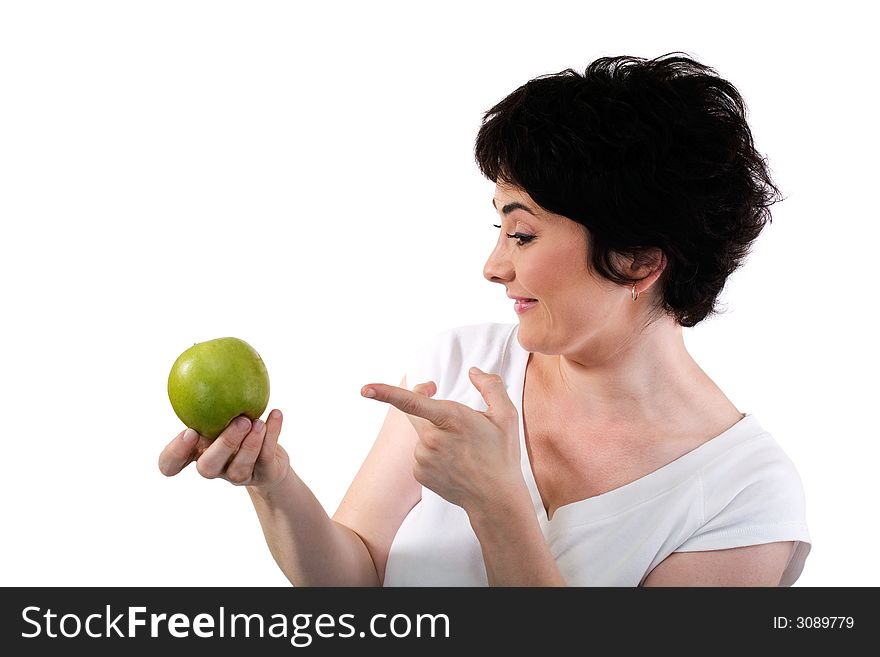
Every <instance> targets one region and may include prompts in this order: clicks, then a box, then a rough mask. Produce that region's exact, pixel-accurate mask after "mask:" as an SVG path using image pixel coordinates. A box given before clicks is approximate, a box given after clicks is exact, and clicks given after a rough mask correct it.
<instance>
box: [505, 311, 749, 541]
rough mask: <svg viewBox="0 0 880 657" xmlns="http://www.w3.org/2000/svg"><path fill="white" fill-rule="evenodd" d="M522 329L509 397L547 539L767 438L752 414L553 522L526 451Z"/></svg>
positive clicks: (512, 339)
mask: <svg viewBox="0 0 880 657" xmlns="http://www.w3.org/2000/svg"><path fill="white" fill-rule="evenodd" d="M518 328H519V325H518V324H517V325H514V326H513V328H512V329H511V332H510V335H509V336H508V340H507V345H506V347H505V349H506V351H507V353H506V354H505V359H504V360H506V361H507V362H508V365H509V368H510V372H511V378H512V381H513V383H512V385H511V388H510V391H509V393H510V399H511V401H512V402H513V403H514V406H516V410H517V414H518V416H519V445H520V454H521V457H520V460H521V465H522V470H523V476H524V477H525V480H526V485H527V486H528V488H529V493H530V494H531V496H532V503H533V505H534V507H535V514H536V516H537V518H538V521H539V523H540V524H541V528H542V529H543V530H544V532H545V534H546V533H547V532H548V531H549V530H550V529H551V527H552V528H554V529H555V528H556V527H558V526H561V525H562V524H568V523H574V524H576V525H579V524H585V523H588V522H593V521H596V520H599V519H601V518H604V517H607V516H609V515H615V514H617V513H620V512H621V511H623V510H624V509H626V508H629V507H630V506H632V505H634V504H638V503H639V502H642V501H644V500H645V499H647V498H648V497H653V496H654V495H657V494H659V493H661V492H663V491H666V490H668V489H670V488H672V487H674V486H676V485H678V484H679V483H680V482H682V481H683V480H685V479H687V478H689V477H691V476H693V475H694V474H695V473H696V472H697V471H699V468H698V467H697V466H698V464H701V463H705V462H707V461H709V460H711V459H712V458H713V457H714V456H716V455H718V454H720V453H721V452H723V451H725V450H726V449H729V448H730V447H731V446H732V445H734V444H736V443H737V442H740V441H742V440H744V439H748V438H750V437H752V438H754V437H758V436H759V435H760V434H762V433H763V432H762V430H761V427H760V423H759V422H758V420H757V418H756V417H755V416H754V415H752V414H750V413H746V414H745V417H743V418H742V419H741V420H740V421H739V422H737V423H736V424H734V425H733V426H731V427H730V428H728V429H727V430H725V431H724V432H722V433H721V434H719V435H718V436H715V437H714V438H711V439H709V440H707V441H706V442H704V443H702V444H700V445H698V446H697V447H695V448H694V449H692V450H691V451H689V452H687V453H685V454H683V455H681V456H679V457H678V458H677V459H675V460H673V461H670V462H669V463H667V464H666V465H663V466H661V467H660V468H658V469H656V470H654V471H653V472H650V473H648V474H646V475H644V476H642V477H639V478H638V479H635V480H633V481H631V482H629V483H627V484H624V485H622V486H618V487H617V488H613V489H612V490H609V491H606V492H604V493H601V494H600V495H594V496H592V497H587V498H585V499H582V500H577V501H574V502H569V503H567V504H564V505H562V506H560V507H559V508H558V509H556V511H555V512H554V513H553V516H552V518H548V517H547V510H546V509H545V508H544V501H543V499H542V498H541V493H540V491H539V490H538V484H537V480H536V479H535V473H534V470H533V468H532V462H531V459H530V457H529V450H528V449H527V447H526V440H525V425H524V423H523V410H522V409H523V395H524V393H525V377H526V369H527V365H528V361H529V352H528V351H526V350H525V349H523V347H522V345H520V343H519V339H518V337H517V330H518Z"/></svg>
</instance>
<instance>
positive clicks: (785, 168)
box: [0, 0, 880, 586]
mask: <svg viewBox="0 0 880 657" xmlns="http://www.w3.org/2000/svg"><path fill="white" fill-rule="evenodd" d="M717 6H718V8H715V7H716V5H711V4H709V5H707V4H706V3H704V2H692V3H691V2H665V3H654V2H645V3H633V2H629V3H626V4H625V5H614V4H613V3H602V4H601V5H600V4H599V3H595V4H594V3H590V2H585V1H583V0H577V1H575V2H547V1H544V2H541V3H535V2H534V1H530V2H522V3H520V2H511V1H510V0H507V1H505V2H478V3H471V2H468V3H460V4H459V3H448V4H446V5H445V6H441V5H430V6H428V5H425V4H423V3H404V2H400V3H390V2H375V1H373V2H359V3H356V2H322V3H304V2H303V3H299V2H218V1H211V2H185V1H174V2H159V1H155V0H153V1H151V2H38V1H34V0H31V1H28V2H3V3H2V4H0V94H2V95H0V221H2V237H0V249H2V251H0V257H2V260H0V274H2V288H0V289H2V301H3V304H2V308H3V318H2V323H0V331H2V343H0V344H2V360H0V368H2V377H0V400H2V420H3V425H4V431H3V439H4V443H5V449H4V451H3V464H2V468H0V471H2V476H0V486H2V491H0V493H2V495H0V504H2V525H0V527H2V530H0V531H2V535H3V539H2V545H0V550H2V558H0V584H3V585H120V586H136V585H286V584H287V580H286V579H285V578H284V576H283V575H282V574H281V572H280V570H278V569H277V567H276V566H275V563H274V561H273V560H272V557H271V556H270V554H269V551H268V549H267V547H266V545H265V543H264V541H263V537H262V533H261V531H260V528H259V525H258V522H257V518H256V515H255V514H254V512H253V510H252V507H251V505H250V501H249V499H248V495H247V493H246V491H245V490H244V489H241V488H236V487H233V486H231V485H230V484H228V483H226V482H225V481H222V480H216V481H208V480H205V479H203V478H201V477H200V476H199V475H198V473H197V472H196V471H195V469H194V468H193V467H190V468H188V469H187V470H186V471H184V472H183V473H182V474H181V475H179V476H177V477H174V478H170V479H168V478H165V477H163V476H162V475H161V474H160V473H159V471H158V469H157V466H156V461H157V457H158V454H159V452H160V451H161V449H162V448H163V447H164V445H165V444H166V443H167V442H168V441H169V440H170V439H171V438H172V437H173V436H174V435H175V434H176V433H177V432H178V431H180V429H181V428H182V425H181V423H180V421H179V420H178V419H177V417H176V416H175V415H174V413H173V411H172V409H171V405H170V403H169V401H168V397H167V393H166V382H167V376H168V372H169V369H170V367H171V364H172V363H173V361H174V359H175V358H176V357H177V355H178V354H179V353H180V352H181V351H183V350H184V349H186V348H187V347H189V346H190V345H192V344H193V343H194V342H200V341H204V340H208V339H211V338H216V337H222V336H237V337H240V338H243V339H245V340H246V341H248V342H249V343H250V344H251V345H253V346H254V347H255V348H256V349H257V351H258V352H259V353H260V354H261V355H262V357H263V359H264V361H265V362H266V364H267V366H268V369H269V374H270V377H271V385H272V389H271V398H270V402H269V404H270V406H269V409H271V408H275V407H277V408H280V409H282V410H283V411H284V412H285V418H286V421H285V426H284V430H283V432H282V436H281V440H282V443H283V444H284V445H285V446H286V447H287V449H288V450H289V451H290V453H291V455H292V459H293V464H294V467H295V468H296V470H297V472H298V473H299V474H300V476H301V477H302V478H303V479H304V480H305V481H306V482H307V483H308V484H309V485H310V486H311V487H312V489H313V490H314V492H315V494H316V495H317V496H318V498H319V499H320V500H321V502H322V503H323V504H324V506H325V508H326V509H327V510H328V512H329V513H331V514H332V512H333V511H334V510H335V508H336V505H337V504H338V502H339V500H340V499H341V497H342V495H343V494H344V492H345V490H346V488H347V486H348V484H349V482H350V481H351V478H352V477H353V476H354V474H355V472H356V471H357V468H358V467H359V465H360V463H361V461H362V460H363V458H364V456H365V455H366V453H367V451H368V449H369V447H370V446H371V444H372V442H373V440H374V438H375V436H376V433H377V432H378V430H379V427H380V426H381V423H382V419H383V417H384V414H385V411H386V407H384V406H383V405H381V404H378V403H376V402H371V401H369V400H366V399H363V398H361V397H360V396H359V389H360V387H361V385H363V384H364V383H367V382H370V381H384V382H388V383H395V384H396V383H397V382H398V381H399V380H400V377H401V376H402V374H403V372H404V368H405V364H406V363H407V361H408V359H409V358H410V356H411V355H412V353H413V350H414V349H416V348H417V347H418V346H419V345H420V344H421V343H422V342H423V341H424V340H426V339H427V338H428V337H430V336H431V335H433V334H435V333H437V332H439V331H440V330H442V329H445V328H449V327H452V326H457V325H463V324H475V323H481V322H488V321H498V322H511V323H512V322H515V321H516V315H515V314H514V313H513V310H512V307H511V305H510V303H509V301H508V300H507V299H506V297H504V294H503V289H502V288H501V287H499V286H497V285H492V284H490V283H488V282H486V281H485V280H484V279H483V277H482V266H483V262H484V260H485V258H486V256H487V255H488V253H489V250H490V248H491V246H492V245H493V243H494V240H495V235H496V229H494V228H492V223H493V222H494V221H495V220H496V215H495V213H494V211H493V209H492V208H491V206H490V199H491V197H492V192H493V189H494V186H493V185H492V183H490V182H488V181H486V180H485V179H483V178H482V177H481V176H480V174H479V171H478V170H477V167H476V165H475V163H474V160H473V141H474V137H475V135H476V131H477V128H478V127H479V123H480V118H481V115H482V112H484V111H485V110H487V109H488V108H489V107H491V106H492V105H493V104H494V103H495V102H497V101H498V100H500V99H501V98H502V97H504V96H505V95H507V94H508V93H509V92H511V91H513V89H515V88H516V87H517V86H519V85H520V84H523V83H524V82H526V81H527V80H529V79H531V78H533V77H535V76H537V75H541V74H544V73H552V72H557V71H560V70H562V69H564V68H567V67H572V68H576V69H581V70H582V69H583V68H585V67H586V65H587V64H588V63H589V62H590V61H592V60H593V59H595V58H597V57H599V56H603V55H616V54H630V55H637V56H642V57H655V56H658V55H661V54H664V53H667V52H670V51H674V50H679V51H684V52H686V53H688V54H690V55H691V56H693V57H695V58H697V59H698V60H700V61H702V62H704V63H706V64H708V65H710V66H712V67H714V68H715V69H716V70H717V71H718V72H719V74H721V75H722V76H723V77H726V78H727V79H729V80H730V81H732V82H733V83H734V85H736V86H737V88H738V89H739V90H740V92H741V93H742V94H743V96H744V98H745V99H746V103H747V105H748V109H749V117H750V124H751V126H752V130H753V133H754V136H755V141H756V144H757V147H758V149H759V150H760V151H761V152H762V153H764V154H765V155H766V156H767V157H768V159H769V162H770V165H771V168H772V171H773V174H774V176H775V180H776V182H777V183H778V185H779V186H780V187H781V189H782V191H783V193H784V194H786V196H787V200H785V201H784V202H782V203H780V204H778V205H776V206H775V208H774V214H773V217H774V220H773V223H772V224H771V225H769V226H768V227H767V228H766V229H765V232H764V233H763V234H762V236H761V237H760V238H759V240H758V242H757V243H756V245H755V248H754V250H753V253H752V256H751V257H750V259H749V260H748V261H747V263H746V266H745V267H744V268H743V269H742V270H740V271H738V272H737V273H736V274H735V275H734V276H733V277H732V278H730V279H729V282H728V285H727V287H726V289H725V292H724V294H723V297H722V301H723V304H724V306H725V307H726V308H727V309H728V310H727V313H726V314H724V315H722V316H720V317H718V318H714V319H712V320H710V321H707V322H705V323H703V324H701V325H699V326H698V327H696V328H694V329H685V339H686V342H687V345H688V348H689V349H690V350H691V352H692V354H693V355H694V357H695V359H696V360H697V362H698V363H700V365H701V366H702V367H703V369H704V370H705V371H706V372H707V373H708V374H709V375H710V376H711V377H712V378H713V379H714V380H715V382H716V383H717V384H718V385H719V386H720V387H721V389H722V390H723V391H724V392H725V393H726V394H727V396H728V397H729V398H730V399H731V400H732V401H733V402H734V404H736V405H737V407H738V408H739V409H740V410H743V411H747V412H750V413H753V414H755V415H757V416H758V417H759V419H760V420H761V422H762V423H763V424H764V425H765V427H766V428H767V429H768V430H769V431H770V432H771V433H772V434H773V435H774V437H775V438H776V439H777V441H778V442H779V443H780V444H781V445H782V446H783V448H784V449H785V450H786V452H787V453H788V454H789V456H790V457H791V458H792V460H793V461H794V462H795V464H796V465H797V467H798V469H799V471H800V473H801V477H802V480H803V483H804V487H805V490H806V494H807V505H808V506H807V513H808V517H807V520H808V523H809V527H810V531H811V535H812V538H813V550H812V554H811V555H810V557H809V559H808V560H807V564H806V567H805V570H804V572H803V575H802V577H801V579H800V581H799V582H798V585H815V586H828V585H848V586H860V585H874V586H876V585H878V584H880V576H878V574H877V570H876V568H875V567H874V563H875V561H876V557H875V552H876V545H877V538H878V529H877V527H876V517H877V515H876V505H875V502H876V500H877V494H876V490H877V474H876V463H877V461H878V456H880V449H878V445H877V438H878V431H877V428H876V414H877V413H876V408H877V406H876V400H875V396H876V393H877V386H876V383H875V378H874V374H875V373H876V371H877V365H878V357H877V346H876V330H877V329H876V324H875V323H873V322H872V321H871V316H872V315H871V313H872V312H873V309H874V307H875V305H876V301H875V299H874V296H875V295H874V293H873V292H872V288H873V280H874V276H873V274H874V273H875V272H876V250H877V239H878V237H880V235H878V228H877V226H878V212H877V208H876V201H875V199H874V195H873V193H872V192H873V190H874V189H875V188H876V178H877V167H876V159H875V158H876V154H877V152H878V147H880V144H878V134H877V133H878V129H877V116H876V108H877V105H876V97H875V96H874V93H875V92H874V88H875V86H876V85H875V80H876V70H875V68H874V66H873V61H874V54H875V53H874V51H873V50H871V49H870V48H869V43H871V42H872V41H873V39H872V37H873V36H874V34H873V30H872V29H870V25H871V22H870V21H869V20H868V16H867V15H866V14H865V10H863V9H861V7H862V6H863V5H862V3H855V2H853V3H845V2H837V3H834V5H833V10H831V9H824V8H822V9H820V8H816V7H815V6H813V5H808V4H806V3H790V4H789V3H767V2H754V3H748V2H739V3H737V5H736V7H735V8H734V7H733V5H730V4H729V3H728V4H724V5H717ZM610 7H615V8H610ZM617 7H619V8H617ZM267 413H268V410H267Z"/></svg>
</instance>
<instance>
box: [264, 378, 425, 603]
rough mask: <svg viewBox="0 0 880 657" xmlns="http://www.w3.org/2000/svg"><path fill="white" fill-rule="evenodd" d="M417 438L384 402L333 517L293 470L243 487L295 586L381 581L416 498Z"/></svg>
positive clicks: (418, 494) (418, 490)
mask: <svg viewBox="0 0 880 657" xmlns="http://www.w3.org/2000/svg"><path fill="white" fill-rule="evenodd" d="M400 385H401V387H403V388H406V377H404V378H403V380H402V381H401V382H400ZM417 440H418V434H416V432H415V429H413V428H412V425H410V423H409V421H408V420H407V419H406V416H405V415H404V414H403V413H401V412H400V411H398V410H397V409H396V408H390V409H389V410H388V414H387V415H386V418H385V422H384V424H383V425H382V428H381V430H380V431H379V435H378V437H377V438H376V441H375V443H374V444H373V447H372V449H371V450H370V452H369V454H368V455H367V457H366V459H365V460H364V463H363V465H362V466H361V468H360V470H359V471H358V473H357V475H356V476H355V478H354V480H353V481H352V483H351V485H350V486H349V489H348V491H347V492H346V494H345V496H344V497H343V499H342V502H341V503H340V505H339V508H338V510H337V511H336V513H335V514H334V516H333V518H332V519H331V518H329V517H328V516H327V513H326V512H325V511H324V508H323V507H322V506H321V504H320V503H319V502H318V500H317V499H316V498H315V496H314V495H313V494H312V492H311V490H309V488H308V487H307V486H306V485H305V484H304V483H303V482H302V480H301V479H300V478H299V477H298V476H297V475H296V473H295V472H294V471H293V470H292V469H291V470H289V471H288V473H287V476H286V477H285V478H284V480H283V481H282V482H280V484H278V485H277V486H276V487H274V488H272V489H270V490H268V491H267V490H265V489H259V490H256V489H249V491H250V493H251V500H252V501H253V504H254V508H255V509H256V511H257V515H258V516H259V518H260V524H261V525H262V527H263V535H264V536H265V537H266V542H267V543H268V544H269V550H270V551H271V552H272V556H273V557H274V558H275V561H276V563H278V566H279V567H280V568H281V570H282V571H283V572H284V574H285V575H286V576H287V578H288V579H289V580H290V581H291V582H292V583H293V584H294V585H296V586H381V584H382V582H383V581H384V576H385V563H386V561H387V559H388V553H389V551H390V549H391V542H392V540H393V539H394V536H395V534H396V533H397V530H398V529H399V528H400V525H401V523H402V522H403V519H404V518H405V517H406V514H407V513H408V512H409V511H410V509H412V508H413V506H415V504H416V503H417V502H418V501H419V499H420V498H421V493H422V489H421V486H420V485H419V483H418V482H417V481H416V480H415V479H414V478H413V474H412V469H413V457H412V453H413V446H414V445H415V443H416V441H417Z"/></svg>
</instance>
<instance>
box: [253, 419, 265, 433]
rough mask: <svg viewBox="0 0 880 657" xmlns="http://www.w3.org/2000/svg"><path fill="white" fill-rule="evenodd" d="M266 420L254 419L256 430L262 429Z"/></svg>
mask: <svg viewBox="0 0 880 657" xmlns="http://www.w3.org/2000/svg"><path fill="white" fill-rule="evenodd" d="M263 424H264V422H263V421H262V420H254V428H253V430H254V431H262V430H263Z"/></svg>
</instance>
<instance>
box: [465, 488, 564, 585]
mask: <svg viewBox="0 0 880 657" xmlns="http://www.w3.org/2000/svg"><path fill="white" fill-rule="evenodd" d="M468 516H469V518H470V521H471V527H472V528H473V530H474V533H475V534H476V535H477V539H478V540H479V541H480V547H481V548H482V552H483V561H484V563H485V564H486V575H487V576H488V578H489V586H566V582H565V580H564V579H563V577H562V574H561V573H560V572H559V566H557V564H556V560H555V559H554V558H553V554H552V553H551V552H550V547H549V546H548V545H547V541H546V539H545V538H544V533H543V532H542V531H541V526H540V525H539V524H538V519H537V518H536V517H535V512H534V508H533V507H532V501H531V497H530V496H529V493H528V491H527V490H522V491H519V492H518V494H515V495H512V496H510V497H505V498H504V499H503V501H502V502H501V503H500V504H499V505H498V506H496V508H494V509H491V510H484V511H479V512H477V511H471V512H469V513H468Z"/></svg>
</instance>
